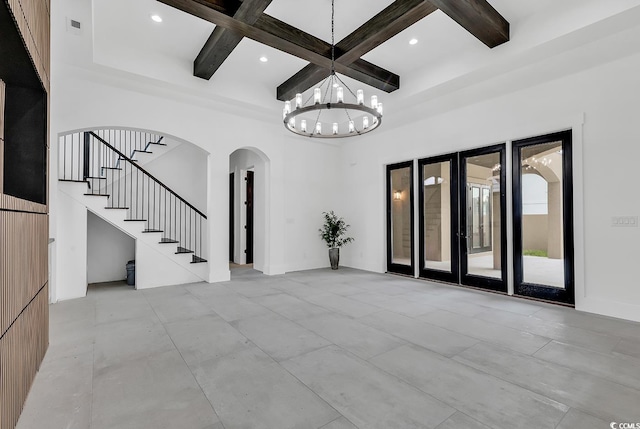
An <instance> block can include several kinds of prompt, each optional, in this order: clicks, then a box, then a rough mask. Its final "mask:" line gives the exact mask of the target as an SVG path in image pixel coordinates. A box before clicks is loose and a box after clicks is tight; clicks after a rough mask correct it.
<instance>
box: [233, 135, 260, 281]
mask: <svg viewBox="0 0 640 429" xmlns="http://www.w3.org/2000/svg"><path fill="white" fill-rule="evenodd" d="M269 167H270V161H269V158H268V157H267V155H266V154H264V153H263V152H262V151H260V150H259V149H255V148H248V147H247V148H241V149H237V150H236V151H234V152H233V153H231V154H230V155H229V182H230V183H229V242H230V245H229V260H230V262H232V263H234V264H238V265H247V264H253V268H254V269H256V270H258V271H262V272H265V270H267V267H268V265H269V251H268V243H269V228H268V225H269V219H268V217H269V209H268V205H269V192H270V186H269Z"/></svg>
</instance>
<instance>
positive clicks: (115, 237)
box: [87, 212, 136, 283]
mask: <svg viewBox="0 0 640 429" xmlns="http://www.w3.org/2000/svg"><path fill="white" fill-rule="evenodd" d="M135 253H136V241H135V240H134V239H133V238H132V237H130V236H128V235H127V234H125V233H124V232H122V231H120V230H119V229H118V228H116V227H114V226H113V225H111V224H109V223H107V222H106V221H104V220H102V219H101V218H99V217H98V216H96V215H95V214H93V213H91V212H88V214H87V281H88V283H102V282H110V281H116V280H123V279H125V278H126V264H127V262H128V261H130V260H132V259H135Z"/></svg>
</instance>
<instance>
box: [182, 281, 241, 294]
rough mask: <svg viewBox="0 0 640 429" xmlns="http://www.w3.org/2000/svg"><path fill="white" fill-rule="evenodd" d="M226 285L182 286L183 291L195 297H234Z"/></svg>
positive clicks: (197, 284) (199, 284) (195, 284)
mask: <svg viewBox="0 0 640 429" xmlns="http://www.w3.org/2000/svg"><path fill="white" fill-rule="evenodd" d="M227 284H228V283H193V284H189V285H184V286H183V287H184V289H185V290H186V291H187V292H189V293H190V294H191V295H193V296H196V297H208V296H214V295H235V294H236V292H234V291H233V290H232V289H231V288H230V287H229V286H227Z"/></svg>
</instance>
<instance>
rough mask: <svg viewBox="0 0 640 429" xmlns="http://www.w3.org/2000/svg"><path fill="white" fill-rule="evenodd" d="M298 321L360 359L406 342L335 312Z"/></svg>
mask: <svg viewBox="0 0 640 429" xmlns="http://www.w3.org/2000/svg"><path fill="white" fill-rule="evenodd" d="M298 323H299V324H300V325H302V326H304V327H305V328H307V329H309V330H311V331H313V332H315V333H317V334H318V335H320V336H322V337H324V338H326V339H328V340H329V341H331V342H333V343H334V344H337V345H338V346H340V347H342V348H343V349H345V350H348V351H350V352H351V353H353V354H355V355H356V356H358V357H361V358H362V359H369V358H371V357H373V356H376V355H379V354H381V353H384V352H387V351H389V350H391V349H394V348H396V347H399V346H401V345H403V344H406V343H405V342H404V341H402V340H400V339H399V338H397V337H394V336H392V335H389V334H386V333H384V332H382V331H379V330H377V329H375V328H372V327H370V326H367V325H364V324H362V323H360V322H358V321H357V320H354V319H351V318H349V317H347V316H342V315H337V314H327V315H321V316H316V317H311V318H308V319H301V320H299V321H298Z"/></svg>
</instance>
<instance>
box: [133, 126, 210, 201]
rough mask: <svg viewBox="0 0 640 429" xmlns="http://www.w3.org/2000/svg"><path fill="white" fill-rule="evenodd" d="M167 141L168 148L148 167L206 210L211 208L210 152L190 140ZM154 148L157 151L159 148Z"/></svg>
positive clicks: (152, 172) (174, 188) (166, 183)
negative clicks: (209, 186) (208, 162)
mask: <svg viewBox="0 0 640 429" xmlns="http://www.w3.org/2000/svg"><path fill="white" fill-rule="evenodd" d="M164 142H165V143H166V144H167V145H168V147H167V149H168V151H167V152H166V153H164V154H162V155H161V156H159V157H158V158H156V159H154V160H152V161H150V162H148V163H146V164H144V169H145V170H147V171H148V172H149V173H151V174H152V175H154V176H155V177H156V178H158V180H160V181H161V182H162V183H164V184H165V185H166V186H168V187H169V188H170V189H171V190H172V191H174V192H175V193H177V194H178V195H180V196H181V197H182V198H184V199H185V200H187V201H188V202H189V203H190V204H191V205H193V206H194V207H195V208H197V209H198V210H200V211H202V212H204V211H205V210H206V208H207V187H206V184H207V155H208V154H207V152H205V151H203V150H202V149H200V148H199V147H197V146H194V145H192V144H189V143H180V142H176V141H175V140H171V139H166V141H164ZM174 145H175V148H173V147H172V146H174ZM150 150H152V151H153V150H157V147H156V148H154V147H151V148H150ZM140 156H144V155H140Z"/></svg>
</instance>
